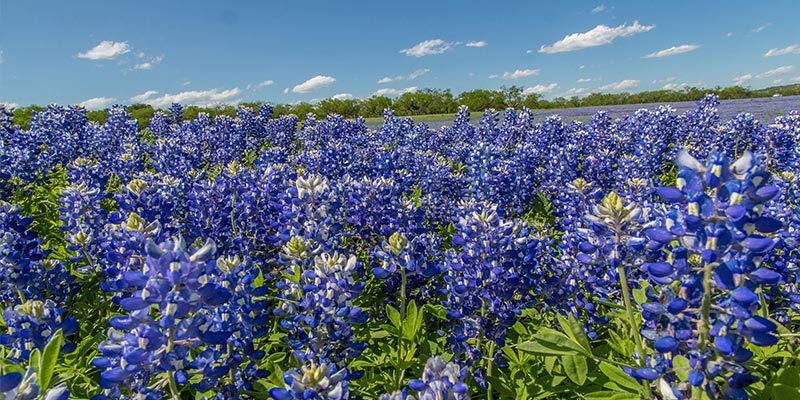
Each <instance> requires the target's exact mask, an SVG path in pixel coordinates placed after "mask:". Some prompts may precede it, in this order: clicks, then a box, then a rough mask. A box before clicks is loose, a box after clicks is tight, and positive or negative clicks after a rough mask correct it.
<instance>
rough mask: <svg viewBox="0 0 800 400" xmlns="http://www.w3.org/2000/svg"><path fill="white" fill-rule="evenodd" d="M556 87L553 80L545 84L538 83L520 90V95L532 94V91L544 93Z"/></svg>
mask: <svg viewBox="0 0 800 400" xmlns="http://www.w3.org/2000/svg"><path fill="white" fill-rule="evenodd" d="M557 87H558V84H557V83H555V82H553V83H549V84H547V85H541V84H540V85H536V86H531V87H528V88H525V90H523V91H522V95H523V96H528V95H531V94H534V93H536V94H546V93H550V92H552V91H553V90H556V88H557Z"/></svg>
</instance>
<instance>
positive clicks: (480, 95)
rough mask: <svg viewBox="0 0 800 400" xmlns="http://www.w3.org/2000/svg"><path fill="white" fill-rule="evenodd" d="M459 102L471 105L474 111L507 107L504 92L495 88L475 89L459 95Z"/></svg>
mask: <svg viewBox="0 0 800 400" xmlns="http://www.w3.org/2000/svg"><path fill="white" fill-rule="evenodd" d="M458 103H459V104H463V105H465V106H467V107H469V109H470V110H472V111H476V112H478V111H484V110H487V109H489V108H494V109H496V110H502V109H504V108H506V103H505V101H504V99H503V93H502V92H500V91H494V90H485V89H475V90H470V91H468V92H463V93H461V94H460V95H458Z"/></svg>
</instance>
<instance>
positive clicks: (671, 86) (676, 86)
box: [662, 82, 689, 90]
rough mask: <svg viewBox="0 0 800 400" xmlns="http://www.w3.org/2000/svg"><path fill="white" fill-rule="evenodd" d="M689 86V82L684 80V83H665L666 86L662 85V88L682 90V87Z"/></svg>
mask: <svg viewBox="0 0 800 400" xmlns="http://www.w3.org/2000/svg"><path fill="white" fill-rule="evenodd" d="M687 86H689V84H688V83H685V82H682V83H668V84H666V85H664V87H662V89H664V90H681V89H683V88H685V87H687Z"/></svg>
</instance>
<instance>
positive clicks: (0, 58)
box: [0, 50, 5, 64]
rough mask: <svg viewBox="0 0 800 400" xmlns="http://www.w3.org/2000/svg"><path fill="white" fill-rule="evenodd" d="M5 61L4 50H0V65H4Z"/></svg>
mask: <svg viewBox="0 0 800 400" xmlns="http://www.w3.org/2000/svg"><path fill="white" fill-rule="evenodd" d="M4 61H5V59H4V58H3V50H0V64H2V63H3V62H4Z"/></svg>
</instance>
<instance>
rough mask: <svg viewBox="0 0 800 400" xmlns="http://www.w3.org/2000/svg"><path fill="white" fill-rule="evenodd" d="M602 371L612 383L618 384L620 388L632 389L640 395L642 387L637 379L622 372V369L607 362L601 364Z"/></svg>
mask: <svg viewBox="0 0 800 400" xmlns="http://www.w3.org/2000/svg"><path fill="white" fill-rule="evenodd" d="M600 371H602V372H603V375H605V376H606V377H607V378H608V379H609V380H610V381H611V382H613V383H615V384H617V385H618V386H619V387H620V388H623V389H631V390H632V391H633V392H634V393H638V392H639V390H640V389H641V385H639V382H637V381H636V379H633V378H632V377H631V376H630V375H628V374H626V373H625V372H624V371H622V368H620V367H618V366H616V365H612V364H609V363H607V362H601V363H600Z"/></svg>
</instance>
